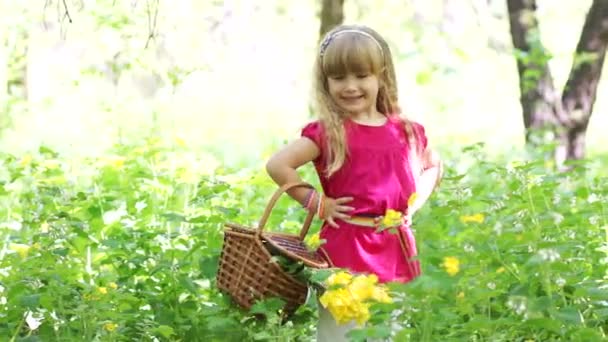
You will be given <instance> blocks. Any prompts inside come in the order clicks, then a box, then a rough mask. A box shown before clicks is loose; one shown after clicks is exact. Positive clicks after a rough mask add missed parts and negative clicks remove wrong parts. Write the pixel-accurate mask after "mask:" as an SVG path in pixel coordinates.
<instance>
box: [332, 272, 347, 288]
mask: <svg viewBox="0 0 608 342" xmlns="http://www.w3.org/2000/svg"><path fill="white" fill-rule="evenodd" d="M351 279H353V276H352V274H350V273H348V272H344V271H340V272H338V273H334V274H332V275H331V276H329V278H327V285H329V286H333V285H342V286H344V285H347V284H348V283H349V282H350V280H351Z"/></svg>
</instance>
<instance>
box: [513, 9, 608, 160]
mask: <svg viewBox="0 0 608 342" xmlns="http://www.w3.org/2000/svg"><path fill="white" fill-rule="evenodd" d="M507 8H508V11H509V24H510V29H511V38H512V41H513V46H514V47H515V48H516V49H517V51H516V56H517V70H518V74H519V88H520V93H521V97H520V102H521V105H522V109H523V119H524V126H525V128H526V142H527V143H528V144H531V145H532V146H537V145H538V144H542V143H547V142H548V141H544V139H543V138H544V137H547V135H546V134H545V133H546V132H547V131H549V132H551V133H552V135H550V136H553V137H554V138H553V139H554V140H555V142H556V143H557V148H556V150H555V158H556V162H557V164H558V165H560V166H561V165H562V164H563V162H565V161H566V160H573V159H581V158H583V157H584V155H585V133H586V131H587V126H588V124H589V119H590V118H591V114H592V111H593V104H594V102H595V97H596V93H597V85H598V82H599V79H600V76H601V71H602V65H603V62H604V58H605V55H606V45H607V44H608V0H593V4H592V5H591V8H590V9H589V13H588V14H587V17H586V20H585V24H584V26H583V30H582V33H581V36H580V39H579V42H578V45H577V48H576V55H575V58H574V61H573V65H572V68H571V71H570V76H569V78H568V82H567V83H566V87H565V90H564V92H563V94H562V95H561V96H560V95H559V94H558V92H557V90H556V89H555V86H554V84H553V78H552V76H551V71H550V70H549V65H548V63H547V62H548V60H549V54H548V53H546V52H545V49H544V47H543V45H542V42H541V39H540V33H539V29H538V22H537V20H536V14H535V11H536V2H535V0H507ZM537 136H538V137H540V138H541V139H540V140H537V139H535V137H537Z"/></svg>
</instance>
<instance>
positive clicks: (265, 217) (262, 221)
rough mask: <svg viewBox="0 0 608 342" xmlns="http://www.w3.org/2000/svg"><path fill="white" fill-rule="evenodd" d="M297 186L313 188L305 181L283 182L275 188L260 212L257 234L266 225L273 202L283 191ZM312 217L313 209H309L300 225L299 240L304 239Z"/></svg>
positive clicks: (275, 201)
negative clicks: (264, 207) (262, 211)
mask: <svg viewBox="0 0 608 342" xmlns="http://www.w3.org/2000/svg"><path fill="white" fill-rule="evenodd" d="M299 186H303V187H305V188H309V189H313V190H314V187H313V186H312V185H310V184H308V183H305V182H293V183H287V184H284V185H283V186H281V187H280V188H279V189H277V191H275V193H274V194H273V195H272V197H271V198H270V201H268V204H267V205H266V209H265V210H264V214H262V218H261V219H260V222H259V223H258V230H257V234H258V235H261V234H262V231H263V230H264V226H265V225H266V221H268V217H269V216H270V213H271V212H272V209H273V208H274V206H275V204H276V203H277V201H278V200H279V197H281V195H282V194H283V193H284V192H285V191H287V190H289V189H292V188H296V187H299ZM314 217H315V212H314V210H310V211H309V212H308V215H306V219H305V220H304V224H303V225H302V230H301V231H300V240H304V237H305V236H306V233H308V229H309V228H310V224H311V223H312V219H313V218H314Z"/></svg>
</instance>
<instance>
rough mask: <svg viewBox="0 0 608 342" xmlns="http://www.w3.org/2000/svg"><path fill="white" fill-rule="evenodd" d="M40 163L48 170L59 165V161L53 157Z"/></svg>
mask: <svg viewBox="0 0 608 342" xmlns="http://www.w3.org/2000/svg"><path fill="white" fill-rule="evenodd" d="M41 165H42V166H43V167H45V168H46V169H48V170H55V169H58V168H59V166H61V162H60V161H59V160H55V159H47V160H43V161H42V163H41Z"/></svg>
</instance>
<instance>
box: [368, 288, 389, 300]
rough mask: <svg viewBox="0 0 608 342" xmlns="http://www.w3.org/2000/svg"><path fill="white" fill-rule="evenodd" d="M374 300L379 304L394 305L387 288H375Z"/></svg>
mask: <svg viewBox="0 0 608 342" xmlns="http://www.w3.org/2000/svg"><path fill="white" fill-rule="evenodd" d="M372 299H373V300H375V301H377V302H379V303H392V302H393V298H391V296H389V294H388V291H387V290H386V287H379V286H375V287H374V289H373V293H372Z"/></svg>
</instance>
